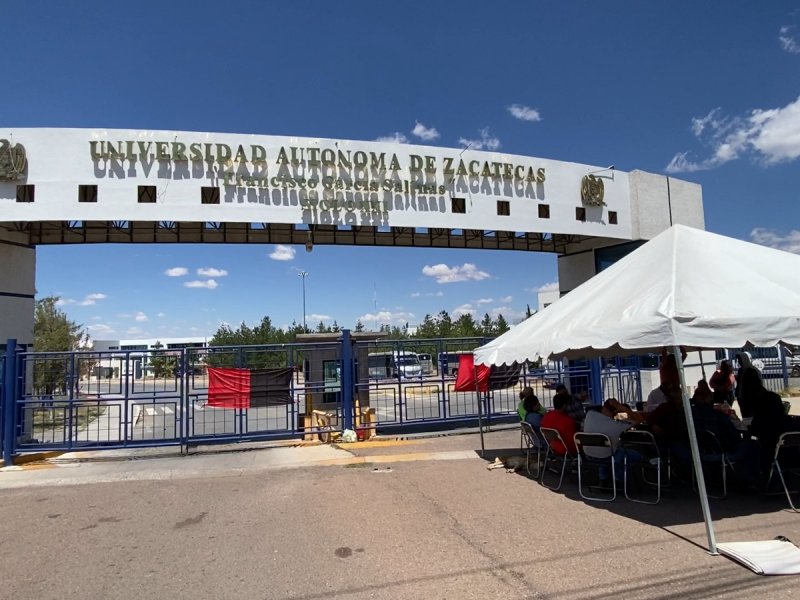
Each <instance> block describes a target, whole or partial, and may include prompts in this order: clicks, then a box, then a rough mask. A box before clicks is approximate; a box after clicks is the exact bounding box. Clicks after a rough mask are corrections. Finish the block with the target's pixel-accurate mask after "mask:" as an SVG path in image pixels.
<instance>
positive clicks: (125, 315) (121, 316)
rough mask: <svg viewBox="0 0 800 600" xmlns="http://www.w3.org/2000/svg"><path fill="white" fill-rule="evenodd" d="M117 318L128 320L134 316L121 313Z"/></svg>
mask: <svg viewBox="0 0 800 600" xmlns="http://www.w3.org/2000/svg"><path fill="white" fill-rule="evenodd" d="M117 316H118V317H119V318H120V319H127V318H128V317H132V316H133V315H129V314H128V313H119V314H118V315H117Z"/></svg>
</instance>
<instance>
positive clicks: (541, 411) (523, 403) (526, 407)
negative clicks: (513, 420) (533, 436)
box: [517, 387, 547, 427]
mask: <svg viewBox="0 0 800 600" xmlns="http://www.w3.org/2000/svg"><path fill="white" fill-rule="evenodd" d="M530 399H532V401H531V400H530ZM546 412H547V409H546V408H545V407H544V406H542V405H541V404H540V403H539V399H538V398H537V397H536V395H535V394H534V393H533V388H531V387H526V388H523V389H522V391H521V392H520V393H519V404H518V405H517V414H518V415H519V420H520V421H527V422H528V423H530V424H531V425H533V426H534V427H538V426H539V423H541V420H542V417H543V416H544V415H545V413H546ZM530 413H536V414H538V415H539V418H538V421H539V423H532V422H531V421H530V420H528V415H529V414H530ZM531 417H532V418H534V419H535V417H533V415H531Z"/></svg>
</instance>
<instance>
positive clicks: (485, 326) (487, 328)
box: [481, 313, 494, 336]
mask: <svg viewBox="0 0 800 600" xmlns="http://www.w3.org/2000/svg"><path fill="white" fill-rule="evenodd" d="M481 335H486V336H491V335H494V322H493V321H492V317H490V316H489V313H486V314H485V315H483V320H482V321H481Z"/></svg>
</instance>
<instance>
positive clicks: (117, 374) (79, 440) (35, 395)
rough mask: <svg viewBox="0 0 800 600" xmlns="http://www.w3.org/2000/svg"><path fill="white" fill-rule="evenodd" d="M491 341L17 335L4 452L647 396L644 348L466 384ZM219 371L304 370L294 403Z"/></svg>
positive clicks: (222, 437)
mask: <svg viewBox="0 0 800 600" xmlns="http://www.w3.org/2000/svg"><path fill="white" fill-rule="evenodd" d="M487 341H488V339H487V338H480V337H478V338H457V339H432V340H377V341H375V340H373V341H365V340H363V339H362V340H359V341H355V342H352V341H351V338H350V332H349V331H347V330H345V331H343V332H342V334H341V338H340V339H339V340H335V341H325V342H319V343H293V344H282V345H263V346H219V347H208V348H184V349H164V348H158V349H157V348H150V349H143V350H125V351H103V352H96V351H91V350H90V351H78V352H32V351H29V350H25V349H20V348H17V347H16V343H15V342H14V341H13V340H9V342H10V343H11V345H10V348H11V349H12V350H11V351H7V352H6V354H5V355H4V356H1V357H0V425H2V427H0V432H2V442H3V444H2V445H3V456H4V458H6V459H8V458H10V457H11V456H12V455H13V454H14V453H18V452H26V451H34V450H37V451H41V450H65V451H68V450H82V449H100V448H128V447H142V446H182V447H183V446H188V445H198V444H209V443H228V442H242V441H255V440H265V439H289V438H302V437H304V436H309V437H311V436H314V437H317V436H319V435H321V436H322V437H323V439H330V434H333V433H336V432H341V431H343V430H344V429H355V430H356V431H361V432H363V431H364V430H370V431H377V433H391V432H398V431H409V430H413V429H414V428H427V429H437V428H440V429H446V428H452V427H457V426H465V425H468V424H472V423H475V422H477V418H478V414H479V406H480V413H482V414H483V416H484V417H485V418H486V420H487V421H488V423H489V424H491V423H493V422H497V421H501V420H507V421H509V422H510V421H513V420H515V419H516V409H517V403H518V402H519V392H520V391H521V390H522V388H523V387H531V388H533V390H534V393H536V395H537V396H538V397H539V399H540V401H541V402H542V404H543V405H544V406H545V407H551V406H552V399H553V396H554V395H555V390H556V388H557V386H558V385H560V384H563V385H565V386H567V388H568V389H569V391H570V392H571V393H572V394H574V395H576V396H578V395H582V396H583V397H584V398H585V399H586V400H588V401H591V402H593V403H595V404H598V403H600V402H602V400H603V399H604V398H608V397H615V398H617V399H619V400H621V401H622V402H625V403H627V404H629V405H634V404H635V403H636V402H639V401H641V383H640V369H641V367H642V359H640V358H637V357H630V358H614V359H609V360H607V359H594V360H576V361H564V362H550V363H545V364H535V365H533V364H528V363H525V364H522V365H519V371H518V372H515V373H512V375H513V376H514V379H515V380H514V381H513V382H511V383H508V384H507V385H504V386H499V387H500V389H494V390H491V391H489V392H484V393H477V392H473V391H460V392H456V391H455V384H456V379H457V376H458V367H459V360H460V356H461V355H462V354H465V353H471V352H472V351H473V350H474V349H475V348H477V347H478V346H481V345H483V344H485V343H486V342H487ZM733 352H734V351H731V352H730V353H733ZM751 352H752V353H754V354H755V355H756V357H757V358H758V359H759V360H761V361H762V363H763V366H762V373H763V376H764V381H765V384H766V385H767V386H768V387H771V388H776V389H777V388H778V387H779V386H782V385H785V383H786V381H787V376H788V375H787V361H786V357H785V355H784V354H783V353H782V352H780V351H779V350H775V349H755V350H754V351H751ZM726 354H728V353H725V352H724V351H723V352H722V353H721V356H722V357H724V356H726ZM773 354H777V359H776V357H775V356H773ZM717 358H719V356H718V357H717ZM656 362H657V361H656ZM654 364H655V363H654ZM651 366H653V365H651ZM213 368H238V369H248V370H252V369H273V368H278V369H286V368H290V369H292V376H291V381H290V383H289V390H288V395H289V398H290V402H289V403H288V404H286V405H281V406H264V407H249V408H227V407H221V406H219V405H215V406H211V405H209V369H213ZM506 375H507V374H506Z"/></svg>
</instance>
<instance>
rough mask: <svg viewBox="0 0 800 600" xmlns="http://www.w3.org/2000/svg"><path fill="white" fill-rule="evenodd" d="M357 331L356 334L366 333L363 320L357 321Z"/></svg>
mask: <svg viewBox="0 0 800 600" xmlns="http://www.w3.org/2000/svg"><path fill="white" fill-rule="evenodd" d="M355 331H356V333H361V332H362V331H364V324H363V323H362V322H361V319H359V320H358V321H356V328H355Z"/></svg>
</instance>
